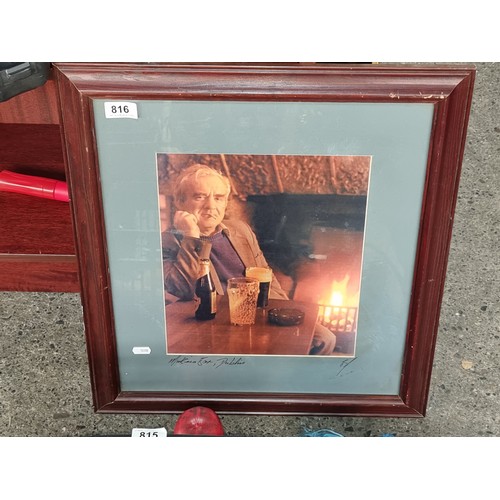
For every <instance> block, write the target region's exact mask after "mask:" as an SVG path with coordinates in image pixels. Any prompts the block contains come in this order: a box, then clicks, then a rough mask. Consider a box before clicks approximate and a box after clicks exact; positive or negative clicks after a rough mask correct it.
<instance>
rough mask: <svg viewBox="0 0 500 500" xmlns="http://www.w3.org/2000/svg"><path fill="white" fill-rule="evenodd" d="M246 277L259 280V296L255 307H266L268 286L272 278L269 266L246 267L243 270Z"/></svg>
mask: <svg viewBox="0 0 500 500" xmlns="http://www.w3.org/2000/svg"><path fill="white" fill-rule="evenodd" d="M245 275H246V276H247V278H257V279H258V280H259V297H258V299H257V307H267V305H268V303H269V288H270V287H271V280H272V279H273V271H272V269H270V268H269V267H247V268H246V271H245Z"/></svg>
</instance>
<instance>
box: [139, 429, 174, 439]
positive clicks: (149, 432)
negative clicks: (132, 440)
mask: <svg viewBox="0 0 500 500" xmlns="http://www.w3.org/2000/svg"><path fill="white" fill-rule="evenodd" d="M132 437H141V438H152V437H153V438H157V437H167V429H165V427H160V428H159V429H140V428H134V429H132Z"/></svg>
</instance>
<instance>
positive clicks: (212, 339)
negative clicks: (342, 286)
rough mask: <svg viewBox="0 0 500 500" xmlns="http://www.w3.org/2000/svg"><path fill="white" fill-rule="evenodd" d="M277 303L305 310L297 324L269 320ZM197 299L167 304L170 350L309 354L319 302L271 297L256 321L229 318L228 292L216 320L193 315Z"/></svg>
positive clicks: (219, 305) (221, 301)
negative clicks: (238, 323)
mask: <svg viewBox="0 0 500 500" xmlns="http://www.w3.org/2000/svg"><path fill="white" fill-rule="evenodd" d="M274 307H286V308H297V309H300V310H302V311H304V313H305V317H304V322H303V323H302V324H301V325H298V326H278V325H274V324H271V323H269V322H268V321H267V311H268V310H269V309H272V308H274ZM195 308H196V305H195V302H194V301H188V302H181V301H179V302H175V303H173V304H170V305H168V306H167V307H166V316H167V351H168V354H271V355H295V356H296V355H307V354H308V353H309V349H310V346H311V341H312V338H313V333H314V327H315V324H316V320H317V317H318V306H317V305H315V304H309V303H305V302H295V301H293V300H276V299H270V300H269V306H268V307H267V308H266V309H257V314H256V320H255V324H254V325H249V326H234V325H231V324H230V322H229V306H228V302H227V296H221V297H218V300H217V316H216V317H215V319H213V320H208V321H197V320H196V319H195V318H194V311H195Z"/></svg>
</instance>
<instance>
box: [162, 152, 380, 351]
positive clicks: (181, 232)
mask: <svg viewBox="0 0 500 500" xmlns="http://www.w3.org/2000/svg"><path fill="white" fill-rule="evenodd" d="M370 163H371V158H370V157H369V156H299V155H234V154H229V155H225V154H205V155H201V154H193V155H187V154H167V153H159V154H158V155H157V166H158V186H159V207H160V219H161V230H162V251H163V263H164V264H163V267H164V284H165V298H166V322H167V328H166V343H167V354H186V355H189V354H236V355H238V354H239V355H249V354H250V355H296V356H301V355H303V356H308V355H323V356H346V357H350V356H354V355H355V345H356V335H357V334H358V329H357V317H358V306H359V296H360V284H361V267H362V255H363V236H364V226H365V215H366V201H367V195H368V186H369V173H370ZM214 188H215V190H214ZM217 197H219V198H220V200H218V199H217ZM193 214H194V217H193ZM187 217H191V218H192V224H194V228H195V235H194V236H193V235H192V233H191V231H190V230H191V227H190V225H189V223H186V218H187ZM188 220H189V219H188ZM206 220H208V221H210V222H208V223H207V222H206ZM197 226H200V227H197ZM205 226H206V227H205ZM200 228H201V234H200ZM203 229H205V230H203ZM203 257H205V258H207V260H208V261H209V273H210V280H211V282H212V287H213V289H214V290H215V298H213V299H207V300H210V301H213V311H210V314H209V317H206V316H203V317H200V313H198V314H197V310H198V309H199V308H200V307H201V306H200V302H201V301H202V300H203V298H202V297H201V295H200V294H197V293H196V283H197V280H198V279H199V275H200V259H201V258H203ZM251 268H253V269H256V268H268V269H269V270H270V279H268V280H267V283H268V285H267V286H268V288H269V289H268V290H266V293H267V294H268V298H267V299H268V300H266V303H265V304H259V303H258V302H257V300H255V302H254V303H252V302H251V300H250V303H249V305H248V307H249V311H248V312H249V314H250V316H251V319H250V320H249V321H247V322H246V323H245V324H236V323H235V321H234V318H233V317H232V316H234V309H235V307H236V306H235V307H233V310H232V309H231V306H232V305H233V304H234V301H233V300H232V296H234V295H235V294H236V293H237V292H235V291H234V290H233V289H231V287H230V288H229V290H228V280H229V279H231V278H236V277H238V276H239V277H243V276H245V274H248V271H247V270H248V269H251ZM264 282H266V280H264ZM244 286H246V287H248V285H247V284H245V285H244ZM261 286H262V284H261ZM241 300H244V299H241ZM280 314H281V315H283V314H284V315H286V317H283V318H282V317H280Z"/></svg>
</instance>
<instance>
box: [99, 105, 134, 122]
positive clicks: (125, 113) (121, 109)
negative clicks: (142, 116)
mask: <svg viewBox="0 0 500 500" xmlns="http://www.w3.org/2000/svg"><path fill="white" fill-rule="evenodd" d="M104 116H105V117H106V118H134V119H136V120H137V118H138V116H137V103H135V102H118V101H113V102H105V103H104Z"/></svg>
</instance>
